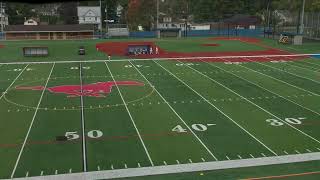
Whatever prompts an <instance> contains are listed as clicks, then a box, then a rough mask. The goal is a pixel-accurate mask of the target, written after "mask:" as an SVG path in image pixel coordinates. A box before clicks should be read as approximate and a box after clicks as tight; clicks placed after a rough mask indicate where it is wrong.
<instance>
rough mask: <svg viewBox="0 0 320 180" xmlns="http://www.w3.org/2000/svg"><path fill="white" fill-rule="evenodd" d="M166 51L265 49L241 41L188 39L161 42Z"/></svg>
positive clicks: (160, 44) (159, 44)
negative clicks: (212, 45)
mask: <svg viewBox="0 0 320 180" xmlns="http://www.w3.org/2000/svg"><path fill="white" fill-rule="evenodd" d="M156 44H157V45H158V46H160V47H163V49H165V50H166V51H174V52H228V51H229V52H230V51H236V52H240V51H259V50H265V48H263V47H260V46H256V45H253V44H248V43H244V42H241V41H225V40H209V39H208V38H201V39H200V38H187V39H181V40H176V39H167V40H165V39H164V40H159V41H157V43H156ZM204 44H218V46H214V47H211V46H204Z"/></svg>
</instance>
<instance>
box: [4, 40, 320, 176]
mask: <svg viewBox="0 0 320 180" xmlns="http://www.w3.org/2000/svg"><path fill="white" fill-rule="evenodd" d="M165 41H168V40H163V42H165ZM74 42H75V41H70V42H68V41H65V42H64V41H61V42H59V41H57V42H53V43H52V44H50V47H52V49H53V51H52V53H53V54H51V55H50V56H49V57H48V58H31V59H28V58H22V59H21V62H20V61H18V60H19V58H21V57H22V55H20V54H17V52H18V51H20V50H19V49H18V50H17V49H15V48H16V47H21V46H22V45H23V46H24V45H25V43H26V42H6V43H3V44H5V46H6V47H5V48H3V49H0V53H1V54H2V53H3V54H4V56H1V58H0V59H1V61H0V92H2V93H1V94H0V117H1V118H0V123H1V126H0V167H1V168H0V179H2V178H15V177H26V176H28V177H31V176H46V175H61V174H69V173H77V172H84V171H88V172H92V171H104V170H119V169H135V168H137V169H139V168H143V167H152V166H155V167H168V166H169V165H183V164H201V163H207V162H208V163H209V162H217V163H220V162H221V163H225V162H228V161H231V160H259V159H261V158H268V157H278V156H279V158H280V157H284V156H287V155H310V156H312V155H319V154H318V153H320V131H319V125H320V123H319V120H320V119H319V118H320V104H319V102H320V98H319V96H320V86H319V84H320V79H319V77H320V76H319V75H320V71H319V69H320V59H319V58H316V57H305V56H302V57H304V59H302V60H298V61H288V60H289V59H290V57H286V56H282V57H281V56H279V57H273V56H265V57H264V58H265V59H269V60H273V61H271V62H233V63H230V62H205V61H202V59H200V58H196V57H195V58H194V59H193V60H191V61H190V59H189V61H181V60H173V59H171V60H156V59H154V60H153V59H146V60H128V59H122V60H119V59H118V60H115V61H113V60H111V61H105V62H95V61H94V60H95V59H105V55H104V54H102V53H96V52H95V51H96V50H95V49H94V44H95V43H97V42H98V41H88V42H86V43H87V45H88V49H87V50H88V55H87V56H85V57H82V58H79V56H78V55H77V54H76V52H73V51H71V50H70V49H76V48H77V47H78V45H79V44H80V43H79V42H77V43H74ZM15 43H16V44H15ZM19 43H21V44H22V45H21V44H19ZM41 43H45V42H37V43H36V45H38V44H41ZM61 43H62V44H63V43H65V44H64V46H61ZM81 43H82V42H81ZM157 43H159V42H157ZM176 43H179V42H176ZM189 43H190V42H189ZM197 43H198V42H197ZM264 43H265V44H267V45H269V46H273V47H277V48H282V49H286V50H289V51H292V52H293V50H290V48H291V49H292V48H295V50H294V52H298V53H305V52H308V53H311V52H312V53H315V52H317V48H315V47H314V46H310V47H309V46H302V47H291V46H286V47H285V48H283V47H282V45H279V44H277V43H274V42H273V41H269V40H264ZM10 44H11V45H10ZM169 44H170V43H169ZM187 44H188V43H187ZM191 44H192V43H191ZM191 44H189V45H190V48H191V49H192V47H191V46H192V45H191ZM32 45H35V44H33V43H32ZM162 46H166V45H162ZM168 46H169V45H168ZM187 46H188V45H187ZM236 46H238V44H233V45H232V47H233V48H235V47H236ZM62 48H65V49H64V50H61V51H60V49H62ZM258 48H261V47H258ZM6 49H7V50H8V52H5V50H6ZM191 49H189V51H191ZM175 50H177V49H175ZM198 50H199V49H198ZM55 51H56V52H55ZM194 51H196V50H194ZM58 52H59V53H61V54H60V55H58V54H59V53H58ZM55 55H57V56H56V59H55V58H53V57H55ZM64 56H65V57H66V59H63V57H64ZM242 58H243V57H242ZM220 59H223V57H220ZM236 59H241V57H239V58H236ZM247 59H249V60H252V61H258V60H261V58H259V59H257V58H254V57H251V58H250V57H247ZM61 60H76V61H77V62H61ZM83 60H86V61H91V62H83ZM229 60H230V59H225V61H229ZM30 61H37V62H38V63H32V62H30ZM40 61H41V63H39V62H40ZM4 62H11V63H4ZM22 62H28V63H22ZM57 138H58V139H61V138H62V139H64V138H66V139H64V140H63V141H57ZM262 160H263V159H262ZM314 160H315V159H314ZM316 162H318V161H316ZM258 168H259V167H258ZM315 169H319V163H313V164H312V168H310V171H314V170H315ZM230 171H231V172H230ZM235 171H236V174H240V176H237V175H234V176H231V175H230V176H224V175H223V173H228V172H230V173H233V170H220V171H217V172H216V171H214V173H213V174H214V175H213V176H215V175H217V174H219V172H222V175H221V174H219V175H218V176H219V178H222V179H224V178H248V177H255V176H256V175H257V176H258V177H259V176H268V175H274V174H286V173H291V171H281V172H280V171H274V172H276V173H272V172H270V173H268V172H264V173H257V174H255V173H251V171H249V172H247V171H246V172H245V173H242V171H240V170H239V171H237V170H235ZM259 171H262V170H259ZM308 171H309V170H308ZM300 172H306V171H298V172H297V171H294V172H293V173H300ZM216 173H217V174H216ZM173 176H174V178H176V177H177V176H175V175H173ZM178 176H179V175H178ZM161 177H162V176H161ZM163 177H165V176H163ZM191 177H194V176H192V175H191ZM182 179H183V178H182ZM315 179H316V178H315Z"/></svg>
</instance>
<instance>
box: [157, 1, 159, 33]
mask: <svg viewBox="0 0 320 180" xmlns="http://www.w3.org/2000/svg"><path fill="white" fill-rule="evenodd" d="M156 23H157V24H156V29H158V28H159V0H157V22H156Z"/></svg>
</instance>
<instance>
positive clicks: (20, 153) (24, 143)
mask: <svg viewBox="0 0 320 180" xmlns="http://www.w3.org/2000/svg"><path fill="white" fill-rule="evenodd" d="M54 66H55V64H53V65H52V68H51V71H50V74H49V76H48V78H47V81H46V84H45V86H44V88H43V90H42V93H41V96H40V99H39V102H38V105H37V108H36V110H35V112H34V114H33V118H32V121H31V123H30V126H29V129H28V132H27V134H26V137H25V138H24V141H23V144H22V146H21V149H20V152H19V155H18V158H17V160H16V163H15V165H14V168H13V170H12V173H11V178H13V176H14V173H15V172H16V169H17V167H18V164H19V161H20V158H21V155H22V152H23V150H24V147H25V145H26V142H27V140H28V137H29V134H30V131H31V129H32V126H33V123H34V120H35V119H36V116H37V113H38V110H39V106H40V104H41V102H42V98H43V95H44V93H45V91H46V88H47V85H48V83H49V79H50V76H51V74H52V71H53V69H54Z"/></svg>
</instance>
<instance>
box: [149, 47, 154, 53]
mask: <svg viewBox="0 0 320 180" xmlns="http://www.w3.org/2000/svg"><path fill="white" fill-rule="evenodd" d="M149 54H153V49H152V46H150V50H149Z"/></svg>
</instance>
